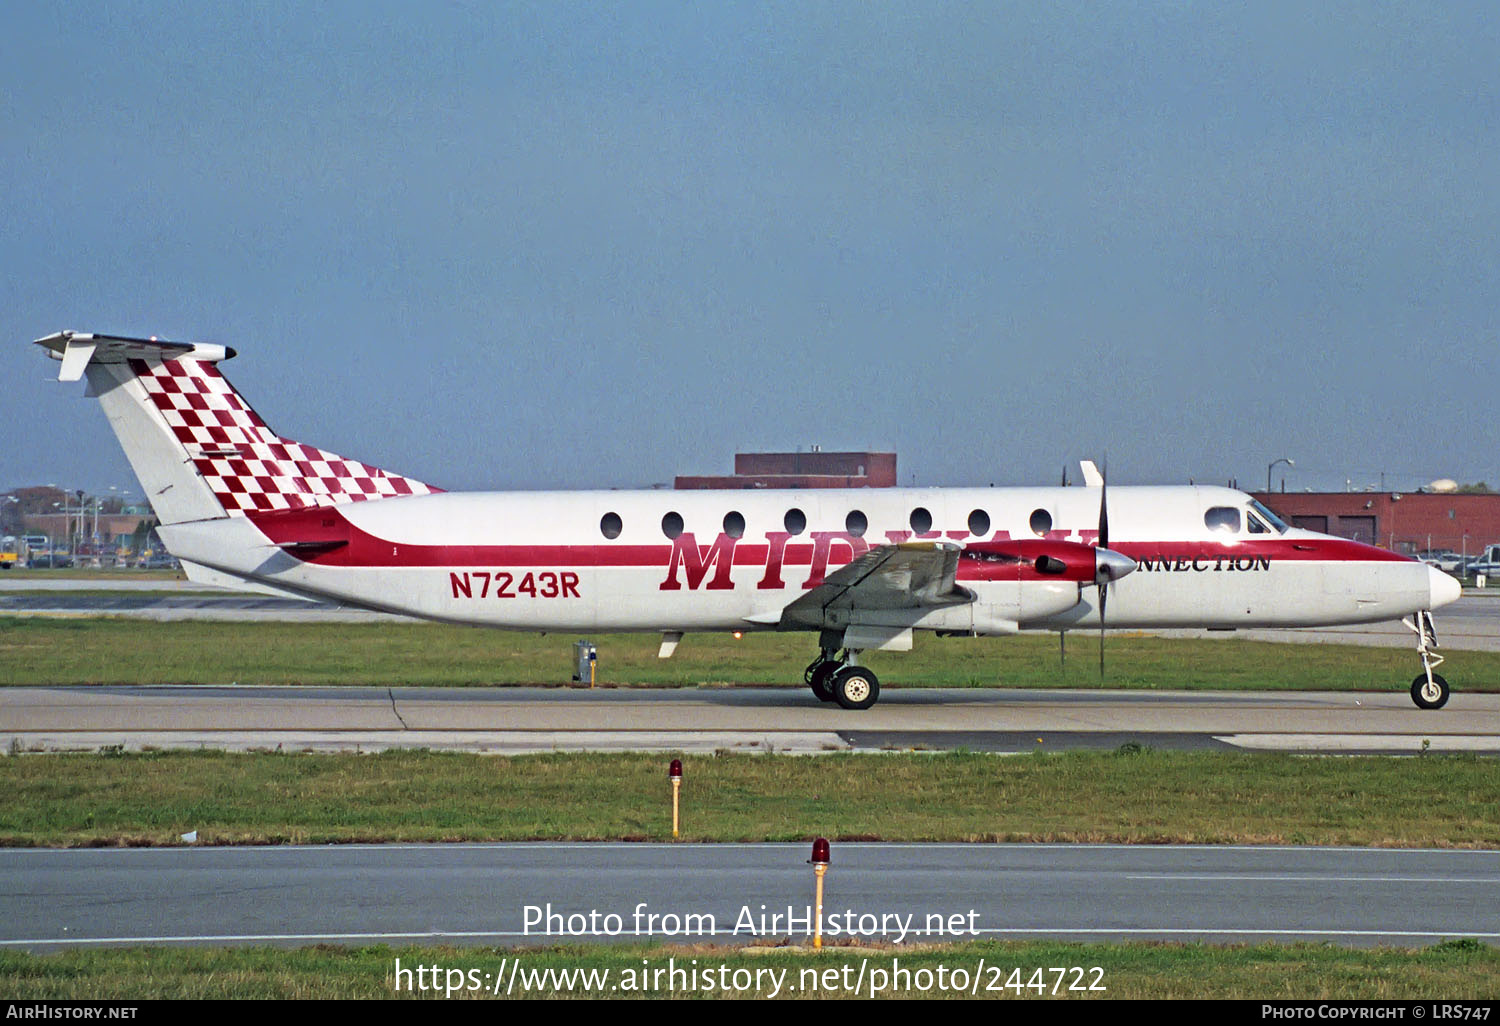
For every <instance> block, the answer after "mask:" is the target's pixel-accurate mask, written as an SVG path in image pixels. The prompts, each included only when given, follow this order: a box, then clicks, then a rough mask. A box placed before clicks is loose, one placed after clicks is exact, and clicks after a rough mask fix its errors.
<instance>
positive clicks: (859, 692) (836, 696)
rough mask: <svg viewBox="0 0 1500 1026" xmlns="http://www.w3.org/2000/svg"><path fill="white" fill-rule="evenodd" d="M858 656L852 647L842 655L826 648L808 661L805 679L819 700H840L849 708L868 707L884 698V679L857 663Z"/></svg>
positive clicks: (840, 703) (839, 702) (838, 701)
mask: <svg viewBox="0 0 1500 1026" xmlns="http://www.w3.org/2000/svg"><path fill="white" fill-rule="evenodd" d="M858 655H859V653H858V652H851V651H849V650H848V649H845V650H844V652H843V653H842V654H835V652H834V651H833V650H832V649H825V650H824V651H823V652H821V653H819V655H818V658H816V659H814V660H813V661H812V662H811V663H809V664H808V667H807V669H806V671H804V672H803V674H802V679H803V680H805V681H806V682H807V686H808V687H809V688H811V689H812V693H813V694H815V695H817V696H818V700H819V701H822V702H837V703H838V704H839V705H841V706H843V707H844V708H845V709H868V708H870V706H872V705H874V704H875V701H876V699H878V698H879V697H880V679H879V678H878V677H876V676H875V674H874V673H872V672H871V671H870V669H869V668H868V667H865V666H859V665H857V664H856V663H855V658H856V657H857V656H858Z"/></svg>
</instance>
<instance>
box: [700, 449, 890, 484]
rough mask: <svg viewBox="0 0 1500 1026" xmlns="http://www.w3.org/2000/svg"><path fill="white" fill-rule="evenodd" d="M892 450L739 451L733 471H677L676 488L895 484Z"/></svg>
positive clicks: (735, 457)
mask: <svg viewBox="0 0 1500 1026" xmlns="http://www.w3.org/2000/svg"><path fill="white" fill-rule="evenodd" d="M895 486H896V454H895V453H893V452H823V451H822V450H821V449H816V448H815V449H813V450H812V451H811V452H740V453H735V456H734V473H733V474H732V475H721V476H692V475H679V476H678V478H677V482H676V484H675V487H677V488H894V487H895Z"/></svg>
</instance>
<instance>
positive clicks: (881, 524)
mask: <svg viewBox="0 0 1500 1026" xmlns="http://www.w3.org/2000/svg"><path fill="white" fill-rule="evenodd" d="M1100 498H1101V495H1100V489H1097V488H1082V487H1073V488H930V489H906V488H894V489H829V490H805V491H804V490H792V491H771V490H744V491H635V492H626V491H587V492H519V493H442V494H435V495H425V496H411V497H402V498H395V499H382V500H379V501H370V502H357V503H348V504H344V505H340V506H337V507H332V508H329V507H323V508H320V509H317V510H308V511H303V514H304V515H297V516H289V515H288V514H285V513H278V514H273V515H270V516H267V517H259V518H258V517H256V516H255V515H253V514H252V515H251V516H249V517H233V518H229V519H228V520H225V519H217V520H212V521H200V522H197V523H184V524H178V525H172V526H168V527H164V528H162V535H163V538H164V540H165V541H166V542H167V544H168V547H169V548H170V549H171V550H172V552H173V553H174V554H177V555H178V556H180V557H181V558H183V559H187V560H190V561H192V562H194V563H197V564H200V565H202V566H207V567H211V568H213V569H215V570H218V571H222V572H224V573H225V574H227V575H230V576H232V577H238V578H243V579H245V580H247V581H251V582H256V583H262V584H266V585H270V586H273V587H276V588H280V589H285V590H287V591H290V592H294V593H297V594H303V595H308V596H315V597H323V598H328V599H333V600H337V601H340V602H345V603H350V604H355V605H360V606H366V607H370V608H375V609H382V610H388V611H393V612H400V613H407V614H411V615H415V616H420V617H426V618H430V619H435V620H443V621H450V622H457V623H467V624H477V625H486V626H493V627H502V628H512V629H520V630H564V631H592V630H651V631H657V630H660V631H704V630H716V631H727V630H747V629H755V628H757V627H760V628H765V627H776V626H793V625H789V624H783V623H780V622H779V617H780V614H781V611H782V610H783V609H785V608H786V607H787V606H788V604H790V603H791V602H793V601H794V600H796V599H797V598H798V597H799V596H801V595H803V594H806V593H807V592H808V591H810V590H811V589H813V588H815V587H816V586H818V585H819V584H820V583H822V581H823V579H824V577H825V576H826V575H827V574H828V573H830V572H831V571H833V570H835V569H837V568H838V567H840V566H842V565H844V564H846V563H848V562H849V561H850V560H852V559H853V558H855V557H856V556H858V555H859V554H861V553H862V552H864V551H866V550H867V549H868V548H871V547H875V546H880V545H887V544H892V543H901V542H908V541H922V540H926V541H941V542H945V543H951V544H953V545H957V546H963V545H965V544H971V543H974V542H979V541H994V540H996V539H999V540H1005V539H1038V538H1045V539H1057V540H1061V541H1070V542H1075V543H1076V542H1083V543H1085V544H1088V543H1091V542H1093V541H1094V540H1095V539H1096V538H1097V533H1098V526H1099V516H1100ZM1250 503H1251V500H1250V498H1249V496H1247V495H1245V494H1244V493H1242V492H1238V491H1233V490H1230V489H1225V488H1211V487H1194V486H1186V487H1113V488H1110V489H1109V490H1108V507H1109V508H1108V517H1109V547H1110V548H1111V549H1112V550H1115V551H1117V552H1121V553H1123V554H1125V555H1127V556H1129V557H1131V558H1132V559H1134V560H1135V561H1136V562H1137V564H1138V568H1137V570H1136V571H1135V572H1134V573H1132V574H1130V575H1129V576H1128V577H1125V578H1124V579H1122V580H1120V581H1118V582H1117V583H1115V584H1114V585H1112V586H1111V591H1110V594H1109V600H1108V601H1109V606H1108V611H1109V616H1108V619H1109V625H1110V626H1111V627H1126V628H1165V627H1214V628H1234V627H1257V626H1318V625H1332V624H1345V623H1362V622H1373V621H1380V620H1389V619H1393V618H1397V617H1401V616H1406V615H1409V614H1412V613H1414V612H1416V611H1418V610H1424V609H1432V608H1434V607H1435V606H1438V605H1442V604H1444V603H1445V602H1447V601H1451V600H1452V599H1453V598H1456V597H1457V585H1456V582H1453V581H1452V579H1451V578H1448V577H1446V576H1444V575H1441V574H1437V573H1436V572H1435V571H1432V570H1431V569H1430V568H1429V567H1427V566H1425V565H1423V564H1421V563H1417V562H1414V561H1412V560H1409V559H1406V558H1404V557H1401V556H1397V555H1395V554H1393V553H1390V552H1387V551H1385V550H1382V549H1378V548H1374V547H1372V546H1367V545H1361V544H1359V543H1357V542H1351V541H1348V540H1345V539H1340V538H1333V537H1330V536H1327V535H1320V534H1316V533H1314V532H1310V531H1302V530H1297V529H1295V528H1291V529H1285V530H1278V529H1271V530H1269V531H1268V530H1266V529H1265V525H1264V522H1257V521H1256V520H1255V519H1254V518H1253V517H1252V516H1250V515H1249V514H1248V513H1246V514H1245V515H1244V516H1243V518H1242V520H1241V521H1240V525H1239V527H1238V529H1237V530H1235V531H1228V530H1225V529H1223V528H1222V527H1221V528H1218V529H1215V528H1213V527H1210V526H1209V525H1208V523H1207V522H1206V520H1205V515H1206V511H1208V510H1211V509H1236V510H1241V511H1245V510H1248V508H1249V506H1250ZM799 514H800V516H799ZM611 515H612V516H611ZM674 515H675V517H674ZM928 517H930V528H929V529H928V530H926V531H924V532H921V533H918V532H916V531H914V530H913V525H914V524H915V525H916V526H925V525H926V523H927V518H928ZM676 518H680V523H681V531H680V533H677V532H675V531H673V533H677V536H676V537H675V538H672V537H669V536H668V530H669V529H672V528H674V527H675V520H676ZM861 520H862V521H863V523H864V525H865V527H864V529H863V531H862V532H861V531H860V530H859V526H860V521H861ZM664 521H665V522H666V528H664ZM615 523H618V531H617V533H616V532H615V531H614V530H611V531H609V532H608V533H611V534H614V536H613V537H608V536H606V530H605V527H606V526H609V527H611V528H613V525H614V524H615ZM740 523H743V529H742V536H741V537H738V538H736V537H734V535H735V534H736V533H738V532H740V527H739V525H740ZM1252 524H1255V525H1257V526H1258V527H1259V530H1257V531H1256V532H1254V533H1252V531H1251V530H1250V528H1251V526H1252ZM789 527H790V528H800V529H797V530H790V529H789ZM1038 527H1042V528H1045V530H1041V531H1038V530H1036V528H1038ZM1278 527H1279V525H1278ZM976 532H977V533H976ZM320 544H325V545H326V546H327V547H319V546H320ZM278 546H280V547H278ZM958 583H959V584H960V585H962V586H963V587H965V588H967V589H969V591H971V592H972V593H973V595H974V601H973V602H972V603H968V604H966V605H963V606H961V607H949V608H943V609H912V610H906V611H895V612H889V611H887V612H885V613H882V614H880V616H878V617H876V618H875V619H874V620H872V621H871V622H882V623H888V624H892V625H895V626H909V627H915V628H918V629H934V630H944V631H955V632H958V633H978V634H996V633H1009V632H1011V631H1014V630H1018V629H1049V630H1066V629H1073V628H1083V627H1089V626H1097V625H1098V622H1099V619H1098V597H1097V596H1098V588H1097V587H1096V586H1094V585H1093V584H1092V583H1091V582H1088V583H1085V582H1081V581H1078V580H1045V579H1036V577H1035V575H1032V576H1031V578H1030V579H1027V577H1026V576H1025V575H1024V574H1020V573H1017V574H1016V575H1014V576H1013V577H1012V578H1010V579H972V578H967V577H966V576H965V574H964V572H963V571H962V570H960V573H959V576H958ZM872 615H873V614H872ZM798 626H804V627H808V626H813V625H811V624H801V625H798ZM821 626H823V627H838V626H842V624H840V623H826V624H823V625H821Z"/></svg>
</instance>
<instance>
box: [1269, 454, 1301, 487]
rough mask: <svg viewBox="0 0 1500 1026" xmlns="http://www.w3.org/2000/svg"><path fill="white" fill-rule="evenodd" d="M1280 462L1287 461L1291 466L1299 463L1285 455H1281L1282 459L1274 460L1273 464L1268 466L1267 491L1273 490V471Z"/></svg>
mask: <svg viewBox="0 0 1500 1026" xmlns="http://www.w3.org/2000/svg"><path fill="white" fill-rule="evenodd" d="M1278 463H1285V464H1286V465H1287V466H1289V467H1295V466H1296V465H1297V462H1296V460H1289V459H1287V458H1286V457H1285V456H1283V457H1281V459H1279V460H1272V461H1271V465H1270V466H1269V467H1267V468H1266V491H1268V492H1269V491H1270V490H1271V471H1273V470H1275V469H1276V464H1278Z"/></svg>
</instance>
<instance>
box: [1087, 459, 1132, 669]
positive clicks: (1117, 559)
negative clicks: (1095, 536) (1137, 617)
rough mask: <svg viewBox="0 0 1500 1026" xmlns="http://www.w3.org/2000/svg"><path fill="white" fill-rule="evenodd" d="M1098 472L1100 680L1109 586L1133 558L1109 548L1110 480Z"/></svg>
mask: <svg viewBox="0 0 1500 1026" xmlns="http://www.w3.org/2000/svg"><path fill="white" fill-rule="evenodd" d="M1106 473H1107V472H1106V471H1104V470H1101V471H1100V474H1099V542H1098V544H1097V545H1096V546H1095V548H1094V584H1095V585H1096V586H1098V588H1099V679H1100V680H1101V681H1103V680H1104V628H1105V615H1104V611H1105V608H1106V606H1107V605H1108V604H1109V588H1110V585H1112V584H1114V582H1115V581H1118V580H1119V579H1120V578H1121V577H1124V576H1125V575H1126V574H1128V573H1130V572H1131V571H1133V570H1134V569H1135V567H1136V562H1135V560H1133V559H1131V558H1130V557H1129V556H1127V555H1125V554H1124V553H1123V552H1116V551H1114V550H1113V549H1111V548H1110V547H1109V479H1108V477H1107V476H1106Z"/></svg>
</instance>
